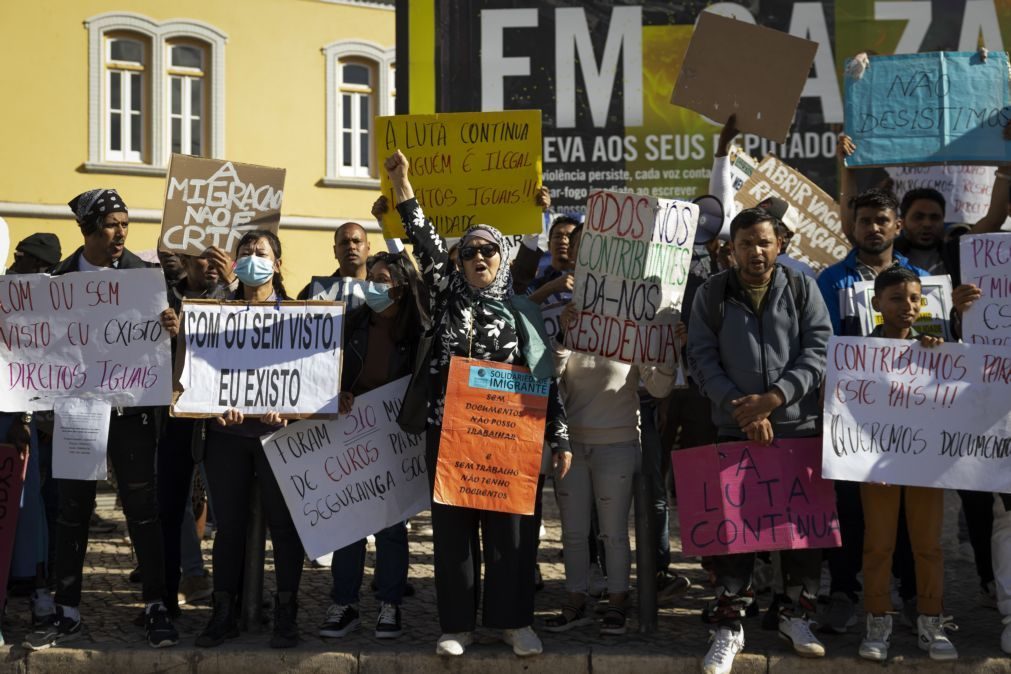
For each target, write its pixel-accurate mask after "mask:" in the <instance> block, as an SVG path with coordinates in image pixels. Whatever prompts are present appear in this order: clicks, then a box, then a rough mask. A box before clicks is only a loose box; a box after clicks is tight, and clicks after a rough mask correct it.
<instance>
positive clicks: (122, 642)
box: [0, 493, 1011, 674]
mask: <svg viewBox="0 0 1011 674" xmlns="http://www.w3.org/2000/svg"><path fill="white" fill-rule="evenodd" d="M545 496H546V498H545V504H546V509H547V517H546V525H547V536H546V537H545V538H544V540H543V541H542V545H541V553H540V564H541V570H542V573H543V575H544V580H545V583H546V588H545V590H544V591H543V592H540V593H539V594H538V596H537V614H538V618H537V620H541V619H543V616H545V615H548V614H550V613H552V612H554V611H556V610H557V609H558V607H559V606H560V602H561V600H562V597H563V596H564V588H563V582H562V579H563V569H562V564H561V543H560V533H561V532H560V527H559V524H558V519H557V511H556V509H555V507H554V499H553V497H552V496H551V495H550V493H546V495H545ZM99 512H100V514H101V515H102V516H103V517H105V518H107V519H113V520H115V521H117V522H119V524H120V526H119V529H118V530H117V531H116V532H114V533H112V534H108V535H99V536H95V537H94V538H93V540H92V544H91V546H90V548H89V550H88V558H87V564H88V565H87V570H86V577H85V595H84V600H83V604H82V613H83V615H84V619H85V629H86V635H85V637H84V638H83V639H81V640H80V641H79V642H77V643H76V644H74V645H72V646H68V647H67V648H60V649H51V650H49V651H44V652H42V653H37V654H31V655H27V654H26V653H25V652H24V651H23V649H22V648H20V647H19V646H15V647H13V648H10V647H7V648H4V649H2V650H0V668H3V670H4V671H17V672H25V671H27V672H59V673H60V674H63V673H65V672H67V671H73V672H84V671H95V672H120V671H123V672H148V671H174V672H189V671H193V672H196V671H200V672H238V671H245V672H247V673H250V674H251V673H253V672H261V671H262V672H272V673H276V672H281V671H299V672H315V671H320V672H322V671H329V672H333V671H337V672H366V671H382V672H401V671H403V672H406V671H411V672H416V671H481V672H488V671H491V670H495V671H517V672H520V671H522V672H540V671H544V672H552V673H553V674H557V672H559V671H564V672H579V671H587V672H588V671H591V670H592V671H607V672H612V671H614V672H626V671H627V672H632V671H635V672H643V671H671V672H673V671H678V672H680V671H698V668H699V661H700V658H701V656H702V655H703V654H704V653H705V650H706V639H707V635H708V632H707V628H706V626H705V625H703V624H702V622H701V621H700V620H699V614H700V611H701V609H702V607H703V606H704V605H705V603H706V602H707V601H708V600H709V599H711V598H712V592H711V589H710V588H709V587H708V586H707V585H706V584H705V580H706V579H705V574H704V573H703V572H702V571H701V569H700V568H699V567H698V565H697V564H695V563H694V562H693V561H692V560H690V559H685V558H683V557H681V556H680V554H677V557H676V561H675V568H676V569H677V570H678V571H679V572H681V573H684V574H686V575H688V576H689V577H691V578H692V580H693V581H694V583H695V585H694V586H693V588H692V589H691V591H690V592H688V593H687V594H686V595H684V596H682V597H680V598H679V599H678V600H677V601H676V603H675V605H673V606H666V607H662V608H661V610H660V615H659V629H658V630H657V632H656V633H654V634H650V635H640V634H638V633H637V629H638V624H637V621H636V618H635V612H634V609H633V610H632V617H631V620H630V625H629V627H630V633H629V634H628V635H626V636H624V637H601V636H599V634H598V633H597V630H596V628H595V627H587V628H584V629H582V630H576V631H573V632H569V633H568V634H565V635H551V634H547V633H544V632H541V636H542V638H543V640H544V647H545V654H544V655H543V656H540V657H537V658H532V659H523V660H520V659H518V658H516V657H514V656H513V655H512V653H511V651H510V650H509V649H508V647H506V646H505V645H504V644H502V643H501V642H500V641H498V639H497V638H496V635H495V634H494V633H492V632H482V633H481V635H480V637H481V638H480V640H479V643H478V644H477V645H475V646H474V647H472V649H470V650H469V651H468V655H467V656H466V657H464V658H460V659H455V660H453V661H452V662H447V661H445V660H442V659H440V658H438V657H437V656H435V655H434V648H435V641H436V639H437V637H438V635H439V629H438V622H437V619H436V616H435V604H434V587H433V580H432V577H433V569H432V539H431V535H430V528H429V526H428V524H429V522H428V518H427V513H426V514H425V515H423V516H420V517H418V518H416V519H415V520H414V521H413V524H412V531H411V534H410V541H411V574H410V576H411V582H412V583H413V584H414V586H415V587H416V588H417V594H416V596H415V597H413V598H411V599H408V600H406V601H405V604H404V608H403V619H404V627H405V634H404V636H403V637H402V638H400V639H398V640H396V641H395V642H392V643H391V642H388V641H387V642H382V641H380V640H377V639H375V638H374V637H373V636H372V630H371V627H372V623H373V621H374V620H375V615H376V603H375V601H374V599H373V598H372V597H371V596H370V593H369V592H368V591H367V584H368V582H369V581H370V579H371V569H372V565H373V563H374V554H373V550H372V549H371V547H370V550H369V555H368V560H367V566H368V569H367V571H366V579H365V582H366V588H365V590H366V591H365V593H364V595H363V603H362V613H363V629H361V630H360V631H359V632H358V633H357V634H355V635H354V636H349V637H347V638H345V639H342V640H322V639H320V638H319V637H317V636H316V635H315V628H316V626H317V624H318V622H319V621H320V619H321V618H322V617H323V614H324V612H325V610H326V606H327V604H328V599H327V594H328V589H329V578H330V573H329V570H327V569H310V568H306V571H305V575H304V577H303V583H302V591H301V597H300V599H301V610H300V615H299V617H300V624H301V627H302V638H303V643H302V645H301V646H300V647H299V648H297V649H294V650H290V651H274V650H271V649H269V648H268V647H267V645H266V642H267V639H268V637H269V633H268V632H265V633H261V634H243V636H242V637H241V638H240V639H238V640H235V641H234V642H229V645H227V646H225V647H222V648H218V649H209V650H208V649H197V648H195V647H194V646H193V639H194V637H195V636H196V634H197V633H198V632H199V631H200V630H201V628H202V627H203V625H204V623H205V622H206V620H207V618H208V616H209V613H210V610H209V608H208V606H207V605H198V606H194V607H185V608H184V609H183V616H182V617H181V618H180V619H179V621H178V622H177V625H178V627H179V629H180V632H181V634H182V643H181V644H180V645H179V646H178V647H176V648H172V649H165V650H160V651H154V650H152V649H149V648H147V647H146V646H145V644H144V640H143V634H142V632H141V630H140V629H139V628H137V627H134V626H133V625H132V623H131V621H132V619H133V618H134V617H135V615H136V614H137V612H138V610H139V609H140V607H141V604H140V596H139V591H138V590H139V588H138V586H136V585H132V584H131V583H129V582H128V580H127V574H128V573H129V571H130V569H131V568H132V567H133V564H134V562H133V557H132V551H131V547H130V544H129V541H128V540H127V539H126V537H125V527H124V526H123V523H122V516H121V514H119V513H118V512H117V511H116V510H115V509H114V508H113V507H112V501H111V498H109V497H106V498H101V499H100V505H99ZM956 513H957V498H954V497H950V496H949V499H948V508H947V519H948V521H947V522H946V527H945V532H946V540H945V552H946V555H947V560H948V563H947V566H946V583H947V585H946V588H945V595H946V604H947V612H949V613H951V614H953V615H954V616H955V619H956V622H957V623H958V624H959V625H960V627H961V630H960V631H959V632H958V633H957V634H955V635H954V638H953V640H954V642H955V644H956V646H957V647H958V649H959V651H960V654H961V659H960V660H959V661H958V663H956V664H954V665H942V664H940V663H932V662H930V661H929V660H928V659H927V657H926V654H924V653H922V652H920V651H919V650H917V649H916V644H915V639H914V637H913V635H912V634H911V633H909V632H908V631H905V630H897V634H896V635H895V637H894V639H893V649H892V651H893V654H894V657H893V658H892V659H891V660H890V661H889V664H888V666H889V667H891V668H893V669H894V668H896V667H899V668H903V669H916V670H919V669H924V670H929V671H971V672H979V671H1008V672H1011V659H1008V658H1006V657H1005V656H1004V655H1003V654H1002V653H1001V651H1000V649H999V638H1000V630H1001V624H1000V617H999V615H998V613H997V612H996V611H995V610H993V609H984V608H980V607H979V606H978V604H977V595H978V592H977V584H976V580H975V572H974V569H973V566H972V561H971V559H966V558H965V557H964V556H962V555H960V554H959V549H958V544H957V540H956V535H955V524H954V520H955V517H956ZM674 524H675V526H676V516H675V517H674ZM672 535H673V545H674V547H675V548H677V547H678V545H677V541H678V537H677V531H676V530H675V531H674V532H672ZM204 547H205V555H206V558H207V563H208V566H209V565H210V541H205V546H204ZM269 564H270V553H269V551H268V567H269ZM272 582H273V581H272V577H271V575H270V571H269V568H268V573H267V583H268V586H271V585H272ZM762 599H763V604H764V603H767V601H768V597H767V596H766V597H763V598H762ZM27 630H28V622H27V604H26V600H24V599H13V600H12V601H11V602H10V604H9V606H8V609H7V615H6V619H5V622H4V629H3V633H4V635H5V636H6V639H7V642H8V643H14V644H19V643H20V642H21V638H22V637H23V636H24V634H25V633H26V631H27ZM745 632H746V637H747V647H746V649H745V654H744V655H742V656H739V657H738V660H737V666H736V667H735V671H737V672H771V671H776V672H801V671H823V672H824V671H844V670H845V671H848V670H851V669H853V668H860V669H863V670H868V671H869V670H870V669H871V668H873V667H879V666H880V665H874V664H872V663H867V662H864V661H861V660H860V659H859V658H857V656H856V650H857V646H858V644H859V640H860V635H859V634H858V633H857V632H856V631H854V632H853V633H852V634H849V635H844V636H825V637H824V638H823V641H824V643H825V645H826V647H827V649H828V657H827V658H825V659H822V660H802V659H800V658H797V657H795V656H793V655H792V654H791V653H790V651H788V650H787V648H786V647H785V646H784V645H783V644H782V643H781V642H780V641H778V639H777V638H776V635H775V633H774V632H763V631H762V630H761V628H760V626H759V624H758V620H757V619H749V620H748V621H746V623H745Z"/></svg>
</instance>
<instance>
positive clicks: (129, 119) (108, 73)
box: [102, 33, 151, 164]
mask: <svg viewBox="0 0 1011 674" xmlns="http://www.w3.org/2000/svg"><path fill="white" fill-rule="evenodd" d="M115 40H123V41H130V42H137V43H138V44H140V47H141V61H140V63H139V64H138V63H135V62H133V61H116V60H114V59H113V58H112V43H113V41H115ZM150 51H151V49H150V46H149V44H148V43H147V40H145V39H143V38H141V36H139V35H137V34H135V33H131V34H127V35H116V36H108V37H106V39H105V45H104V46H103V50H102V52H103V53H102V56H103V59H104V60H103V64H102V68H103V69H104V70H105V78H104V80H105V81H104V84H105V93H104V96H103V105H104V107H103V111H102V113H103V114H102V125H103V128H104V131H105V143H104V144H103V146H102V152H103V155H104V156H105V158H106V160H107V161H111V162H123V163H133V164H140V163H143V161H144V136H145V131H146V128H145V127H146V125H147V124H146V122H147V119H146V118H147V117H148V116H149V115H148V113H149V111H147V110H145V109H144V108H145V107H146V105H145V104H146V102H147V82H146V81H145V80H146V78H145V75H146V74H147V70H148V67H149V64H150V61H151V55H150V54H149V52H150ZM114 74H116V75H119V109H118V112H119V120H120V121H119V136H120V138H119V140H120V149H119V150H113V149H112V112H113V107H112V104H113V101H112V77H113V75H114ZM135 76H136V77H139V78H140V91H141V104H140V110H139V111H137V112H136V113H135V112H134V110H133V108H132V106H131V104H130V101H131V100H132V93H133V78H134V77H135ZM134 114H136V115H137V116H139V117H140V130H141V133H140V147H136V148H135V147H133V143H132V142H131V138H132V130H133V117H134Z"/></svg>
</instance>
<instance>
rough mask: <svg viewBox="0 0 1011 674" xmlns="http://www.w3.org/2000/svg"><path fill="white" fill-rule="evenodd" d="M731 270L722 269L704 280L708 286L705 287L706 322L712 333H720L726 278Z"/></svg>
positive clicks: (724, 303) (725, 296) (725, 294)
mask: <svg viewBox="0 0 1011 674" xmlns="http://www.w3.org/2000/svg"><path fill="white" fill-rule="evenodd" d="M731 273H732V272H731V271H729V270H728V271H722V272H720V273H718V274H713V275H712V276H710V277H709V280H708V281H706V285H707V286H708V287H707V289H706V308H707V309H708V311H707V312H706V314H707V318H708V320H707V321H706V324H707V325H708V326H709V329H710V330H712V331H713V334H714V335H718V334H720V328H722V327H723V312H724V310H725V305H726V299H727V279H728V278H729V275H730V274H731Z"/></svg>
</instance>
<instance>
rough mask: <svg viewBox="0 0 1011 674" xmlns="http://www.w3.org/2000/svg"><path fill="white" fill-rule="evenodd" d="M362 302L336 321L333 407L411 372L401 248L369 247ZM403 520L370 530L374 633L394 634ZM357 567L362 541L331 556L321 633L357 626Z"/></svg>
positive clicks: (412, 349) (401, 581) (419, 311)
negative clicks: (338, 365)
mask: <svg viewBox="0 0 1011 674" xmlns="http://www.w3.org/2000/svg"><path fill="white" fill-rule="evenodd" d="M368 280H369V283H368V284H367V285H366V286H365V305H364V306H360V307H358V308H357V309H355V310H353V311H352V312H351V313H349V314H348V316H347V320H346V322H345V324H344V366H343V369H342V370H341V396H340V412H341V414H347V413H349V412H350V411H351V407H352V405H353V404H354V398H355V396H360V395H362V394H365V393H368V392H369V391H371V390H373V389H376V388H379V387H380V386H384V385H386V384H389V383H390V382H392V381H395V380H397V379H400V378H401V377H406V376H407V375H409V374H411V370H412V366H413V364H414V359H415V356H416V355H417V347H418V343H419V342H420V341H421V334H422V332H423V322H424V320H425V319H424V316H425V313H424V307H423V304H422V302H423V301H424V298H425V294H424V293H423V292H422V289H421V287H420V286H421V279H420V278H419V277H418V273H417V272H416V271H415V269H414V267H413V266H412V265H411V262H410V261H409V260H408V259H407V256H406V255H405V254H403V253H377V254H376V255H375V256H374V257H372V258H369V261H368ZM407 560H408V555H407V526H406V525H405V524H404V523H403V522H398V523H397V524H394V525H393V526H391V527H388V528H386V529H383V530H382V531H380V532H378V533H377V534H376V574H375V575H376V586H377V588H378V591H377V592H376V596H377V597H378V599H379V604H380V606H379V615H378V616H377V618H376V629H375V636H376V638H377V639H393V638H396V637H398V636H400V634H401V631H402V630H401V621H400V602H401V600H402V599H403V596H404V588H405V587H406V585H407V565H408V564H407ZM364 571H365V539H364V538H363V539H362V540H360V541H357V542H356V543H352V544H350V545H348V546H346V547H344V548H341V549H340V550H337V551H336V552H334V554H333V563H332V565H331V567H330V572H331V574H332V576H333V587H332V589H331V591H330V598H331V600H332V603H331V604H330V608H329V609H328V610H327V613H326V619H325V620H324V621H323V624H322V625H320V628H319V635H320V636H322V637H343V636H345V635H346V634H348V633H350V632H351V631H353V630H355V629H357V628H358V626H359V625H360V624H361V619H360V614H359V611H358V593H359V590H360V588H361V584H362V576H363V573H364Z"/></svg>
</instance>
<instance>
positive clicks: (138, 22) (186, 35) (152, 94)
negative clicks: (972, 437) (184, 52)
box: [84, 12, 228, 175]
mask: <svg viewBox="0 0 1011 674" xmlns="http://www.w3.org/2000/svg"><path fill="white" fill-rule="evenodd" d="M84 25H85V27H86V28H87V29H88V160H87V161H86V162H85V164H84V168H85V169H86V170H89V171H94V172H96V173H120V174H132V175H165V173H166V169H167V166H168V161H169V157H170V156H171V152H170V147H169V144H170V138H169V134H168V124H169V122H168V121H167V119H168V117H169V110H168V100H169V99H168V71H169V68H168V64H169V61H168V50H167V47H166V45H167V44H168V43H169V42H171V41H177V40H182V39H188V40H194V41H198V42H201V43H203V44H204V45H206V47H205V52H204V55H205V58H208V59H210V67H209V68H208V67H206V66H205V68H204V73H205V75H204V76H205V77H209V78H210V81H209V83H208V86H205V92H206V95H207V97H208V101H207V104H208V105H209V107H206V106H205V110H208V111H209V115H207V119H206V120H205V122H204V132H205V137H204V139H203V142H202V145H204V147H205V148H206V150H205V156H209V157H213V158H216V159H220V158H222V157H223V156H224V150H225V43H226V42H227V40H228V36H227V35H226V34H225V33H223V32H221V31H220V30H218V29H217V28H215V27H214V26H211V25H210V24H207V23H204V22H202V21H196V20H193V19H170V20H168V21H161V22H159V21H154V20H153V19H150V18H148V17H146V16H143V15H141V14H134V13H128V12H107V13H104V14H98V15H96V16H93V17H91V18H90V19H88V20H87V21H85V23H84ZM111 32H122V33H134V34H136V35H138V36H142V37H144V38H146V42H147V44H146V46H145V48H146V54H147V56H148V58H147V61H146V62H145V64H144V73H145V75H146V76H147V77H148V79H147V81H146V82H145V84H146V85H147V88H146V90H145V93H148V92H149V98H148V99H147V101H148V102H149V103H150V109H149V110H146V111H144V112H145V114H144V122H143V123H144V131H145V136H144V137H145V138H146V139H147V142H149V143H150V147H149V148H148V151H147V152H146V153H145V154H146V157H143V158H144V159H146V161H140V162H123V161H114V160H112V159H111V158H108V157H106V154H105V152H104V149H105V147H106V146H107V142H106V140H107V135H108V129H107V128H106V122H105V118H106V117H107V114H106V113H107V110H106V107H105V101H106V87H107V86H108V83H107V80H106V74H105V72H106V68H105V58H104V57H105V43H106V34H107V33H111ZM208 136H209V137H208ZM208 141H209V142H208Z"/></svg>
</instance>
